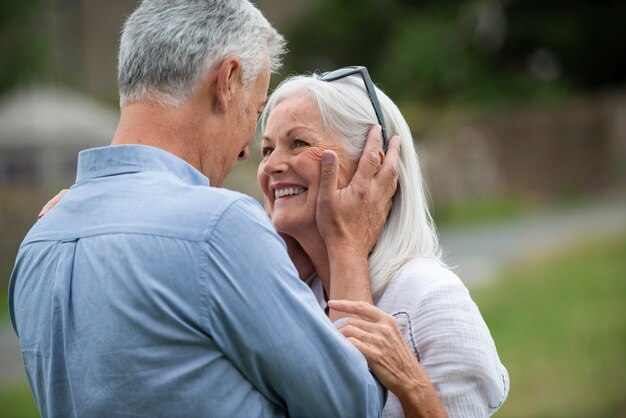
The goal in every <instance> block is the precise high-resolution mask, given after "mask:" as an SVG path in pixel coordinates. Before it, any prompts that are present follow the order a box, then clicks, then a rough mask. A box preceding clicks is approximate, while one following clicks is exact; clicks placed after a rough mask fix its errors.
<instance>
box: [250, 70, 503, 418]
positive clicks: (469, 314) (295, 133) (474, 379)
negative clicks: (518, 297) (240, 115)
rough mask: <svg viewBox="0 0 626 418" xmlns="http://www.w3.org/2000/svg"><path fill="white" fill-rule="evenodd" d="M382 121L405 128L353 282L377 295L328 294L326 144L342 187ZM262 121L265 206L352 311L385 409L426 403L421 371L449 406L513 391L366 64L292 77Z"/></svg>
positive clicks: (390, 413)
mask: <svg viewBox="0 0 626 418" xmlns="http://www.w3.org/2000/svg"><path fill="white" fill-rule="evenodd" d="M376 124H380V125H382V133H383V148H385V146H386V142H387V138H388V137H390V136H392V135H398V136H399V137H400V143H401V151H400V152H401V153H400V164H399V167H398V170H399V173H398V174H399V177H398V190H397V192H396V194H395V196H394V198H393V205H392V209H391V212H390V214H389V216H388V218H387V221H386V224H385V226H384V229H383V231H382V232H381V234H380V237H379V239H378V242H377V244H376V245H375V247H374V248H373V250H372V252H371V254H370V256H369V272H370V275H369V276H370V281H369V283H348V285H349V286H353V288H354V289H355V291H354V294H355V299H356V300H359V299H361V300H362V301H363V302H373V303H374V304H375V306H372V305H369V304H367V303H356V302H354V301H352V302H351V301H327V296H326V295H330V294H331V288H332V286H334V285H336V283H333V282H331V281H330V274H329V270H330V267H329V258H328V254H327V251H326V246H325V244H324V240H323V239H322V237H321V236H320V233H319V231H318V228H317V225H316V202H317V193H318V189H319V184H320V164H321V159H322V158H323V156H324V155H328V153H327V152H325V151H326V150H332V151H334V152H335V153H336V156H337V160H338V162H339V168H340V170H339V173H340V174H339V178H338V179H337V182H338V187H339V188H341V187H345V186H346V185H347V184H348V183H349V182H350V179H351V178H352V175H353V174H354V173H355V171H356V167H357V164H358V161H359V157H360V155H361V153H362V152H363V147H364V144H365V139H366V136H367V133H368V131H369V130H370V128H371V127H372V125H376ZM258 132H259V133H260V134H262V138H261V140H260V142H261V148H262V155H263V160H262V162H261V164H260V166H259V169H258V181H259V185H260V187H261V189H262V191H263V193H264V198H265V207H266V210H267V212H268V214H269V215H270V217H271V219H272V222H273V224H274V226H275V227H276V229H277V230H278V232H280V233H281V234H282V235H283V236H284V237H285V238H286V241H287V243H288V246H289V249H290V255H292V258H293V259H294V261H295V262H296V264H297V267H298V269H299V271H300V274H301V277H302V278H303V279H305V280H306V282H307V283H308V284H309V285H310V287H311V288H312V290H313V291H314V292H315V294H316V296H317V298H318V301H319V303H320V305H321V306H322V308H324V309H328V308H329V307H330V308H331V310H334V311H336V312H342V313H343V314H348V315H350V316H351V319H348V320H347V321H346V322H344V323H343V324H342V325H341V326H340V330H341V332H343V333H344V335H346V337H348V338H349V340H350V341H351V342H352V343H353V344H354V345H355V346H356V347H357V348H358V349H359V350H360V351H361V352H362V353H363V354H364V355H365V357H366V358H367V359H368V362H369V364H370V367H372V369H373V371H374V372H375V373H376V375H377V376H378V377H379V379H380V380H381V382H382V383H383V384H384V385H385V386H387V388H388V389H389V390H390V392H391V393H390V394H389V399H388V401H387V405H386V406H385V409H384V411H383V416H385V417H402V416H405V415H406V416H410V415H414V412H415V411H417V410H419V406H420V405H419V403H420V385H423V382H424V380H425V379H424V373H425V374H426V375H427V376H428V378H429V379H430V381H431V382H432V383H433V385H434V387H435V388H436V390H437V392H438V395H439V398H440V400H441V402H442V403H443V406H444V407H445V409H446V411H447V412H448V414H449V416H450V417H472V418H476V417H486V416H489V415H491V414H493V413H494V412H495V411H496V410H497V409H498V408H499V407H500V405H501V404H502V403H503V402H504V399H505V398H506V396H507V393H508V386H509V381H508V374H507V371H506V369H505V368H504V366H503V365H502V364H501V363H500V360H499V358H498V354H497V352H496V348H495V345H494V342H493V339H492V337H491V335H490V333H489V330H488V328H487V326H486V324H485V322H484V320H483V319H482V317H481V314H480V312H479V310H478V308H477V307H476V305H475V304H474V302H473V301H472V299H471V297H470V295H469V293H468V291H467V289H466V288H465V286H464V285H463V283H462V282H461V280H460V279H459V278H458V277H457V276H456V275H455V274H454V273H453V272H452V271H450V270H449V269H448V268H446V266H445V264H444V263H443V262H442V260H441V257H440V251H439V246H438V239H437V234H436V231H435V228H434V225H433V221H432V218H431V216H430V214H429V212H428V207H427V204H426V199H425V196H424V189H423V183H422V176H421V174H420V169H419V164H418V159H417V156H416V153H415V149H414V146H413V140H412V136H411V132H410V130H409V127H408V125H407V123H406V121H405V120H404V118H403V117H402V114H401V113H400V111H399V110H398V108H397V106H395V104H394V103H393V102H392V101H391V100H390V99H389V98H388V97H387V96H386V95H385V94H384V93H382V92H381V91H380V90H378V89H376V88H375V87H374V85H373V83H372V82H371V80H370V79H369V75H368V73H367V70H366V69H364V68H363V67H347V68H345V69H341V70H338V71H337V72H333V73H332V74H326V75H323V76H317V75H312V76H296V77H292V78H289V79H287V80H285V81H283V82H282V83H281V84H280V86H279V87H278V88H277V89H276V90H275V91H274V92H273V94H272V95H271V97H270V99H269V102H268V103H267V106H266V108H265V110H264V112H263V114H262V116H261V120H260V126H259V129H258ZM380 154H381V158H382V156H383V152H382V150H381V151H380ZM341 280H345V281H350V280H351V278H350V277H343V278H341ZM342 285H345V283H342ZM363 294H365V295H366V297H360V296H359V295H363ZM327 302H328V304H327ZM415 416H419V415H417V414H416V415H415Z"/></svg>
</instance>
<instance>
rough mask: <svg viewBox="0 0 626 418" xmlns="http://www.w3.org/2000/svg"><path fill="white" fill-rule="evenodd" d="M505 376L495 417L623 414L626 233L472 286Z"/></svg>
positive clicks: (625, 402)
mask: <svg viewBox="0 0 626 418" xmlns="http://www.w3.org/2000/svg"><path fill="white" fill-rule="evenodd" d="M472 295H473V297H474V299H475V301H476V303H477V304H478V306H479V307H480V309H481V312H482V313H483V316H484V318H485V321H486V322H487V324H488V325H489V328H490V329H491V332H492V334H493V336H494V339H495V341H496V345H497V347H498V352H499V354H500V358H501V360H502V362H503V363H504V364H505V366H506V367H507V369H508V371H509V374H510V379H511V391H510V393H509V397H508V400H507V401H506V402H505V404H504V405H503V406H502V408H501V410H500V412H499V413H497V414H496V416H498V417H520V418H521V417H524V418H532V417H537V418H538V417H550V418H553V417H554V418H556V417H563V418H565V417H568V418H571V417H581V418H582V417H585V418H587V417H596V418H601V417H607V418H608V417H611V418H615V417H626V359H625V356H626V237H619V238H615V239H612V240H607V241H602V242H593V243H588V244H586V245H584V246H582V247H580V248H578V249H575V250H573V251H571V252H568V253H567V254H563V255H562V256H560V257H558V258H556V259H550V260H549V261H545V262H542V263H541V264H534V265H532V266H528V267H520V268H518V269H516V270H514V271H511V272H510V273H509V274H507V275H506V276H504V277H502V278H501V279H500V280H499V281H497V282H494V283H493V284H490V285H488V286H487V287H482V288H476V289H473V291H472Z"/></svg>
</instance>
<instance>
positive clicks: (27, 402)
mask: <svg viewBox="0 0 626 418" xmlns="http://www.w3.org/2000/svg"><path fill="white" fill-rule="evenodd" d="M39 416H40V415H39V411H38V410H37V407H36V406H35V401H34V400H33V396H32V395H31V394H30V389H29V388H28V385H24V386H22V385H19V386H8V387H7V386H2V388H1V389H0V417H2V418H37V417H39Z"/></svg>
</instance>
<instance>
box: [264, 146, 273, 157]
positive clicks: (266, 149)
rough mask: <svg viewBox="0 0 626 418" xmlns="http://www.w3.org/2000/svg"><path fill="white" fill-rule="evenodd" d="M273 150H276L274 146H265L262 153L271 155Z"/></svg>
mask: <svg viewBox="0 0 626 418" xmlns="http://www.w3.org/2000/svg"><path fill="white" fill-rule="evenodd" d="M272 151H274V148H272V147H263V148H262V149H261V155H262V156H263V157H269V155H270V154H271V153H272Z"/></svg>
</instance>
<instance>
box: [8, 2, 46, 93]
mask: <svg viewBox="0 0 626 418" xmlns="http://www.w3.org/2000/svg"><path fill="white" fill-rule="evenodd" d="M41 6H42V1H41V0H28V1H25V0H2V1H1V2H0V93H2V92H5V91H6V90H8V89H10V88H12V87H13V86H14V85H16V84H21V83H23V82H27V81H31V80H33V79H37V78H40V77H42V76H43V75H44V72H45V66H46V51H47V43H46V40H45V38H44V35H43V32H42V31H41V30H39V29H40V27H41V21H42V16H41V11H42V7H41Z"/></svg>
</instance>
